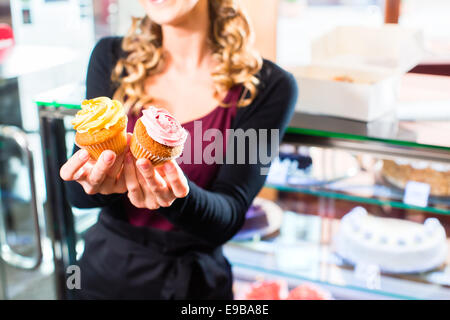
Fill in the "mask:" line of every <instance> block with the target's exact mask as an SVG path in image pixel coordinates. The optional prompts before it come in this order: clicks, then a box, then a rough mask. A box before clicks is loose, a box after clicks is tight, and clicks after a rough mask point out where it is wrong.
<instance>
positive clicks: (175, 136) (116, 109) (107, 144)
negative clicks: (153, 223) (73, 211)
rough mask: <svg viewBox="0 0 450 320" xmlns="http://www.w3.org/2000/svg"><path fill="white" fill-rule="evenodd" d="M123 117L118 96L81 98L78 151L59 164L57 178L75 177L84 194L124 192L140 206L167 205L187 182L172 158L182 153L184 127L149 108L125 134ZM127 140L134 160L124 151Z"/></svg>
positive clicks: (183, 191)
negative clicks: (116, 97)
mask: <svg viewBox="0 0 450 320" xmlns="http://www.w3.org/2000/svg"><path fill="white" fill-rule="evenodd" d="M127 119H128V118H127V116H126V114H125V110H124V108H123V106H122V104H121V103H120V102H119V101H115V100H111V99H109V98H107V97H99V98H95V99H92V100H85V101H83V103H82V110H81V111H79V112H78V113H77V115H76V116H75V119H74V120H73V122H72V124H73V126H74V129H75V130H76V135H75V143H76V144H77V145H78V146H79V147H80V148H81V149H82V150H79V151H78V152H77V153H75V154H74V155H73V156H72V157H71V158H70V159H69V160H68V161H67V162H66V163H65V164H64V165H63V167H62V168H61V172H60V175H61V177H62V179H63V180H66V181H77V182H78V183H80V184H81V185H82V187H83V189H84V190H85V192H86V193H87V194H95V193H101V194H112V193H125V192H127V195H128V198H129V199H130V201H131V203H132V204H133V205H135V206H136V207H139V208H144V207H145V208H148V209H157V208H159V207H167V206H170V205H171V204H172V202H173V201H175V199H177V198H182V197H185V196H186V195H187V194H188V193H189V186H188V182H187V179H186V177H185V175H184V173H183V171H182V170H181V168H180V167H179V166H178V164H177V163H176V162H175V161H173V160H174V159H175V158H177V157H178V156H180V155H181V153H182V152H183V147H184V143H185V141H186V138H187V135H188V134H187V131H186V130H185V129H184V128H183V127H182V126H181V125H180V123H179V122H178V121H177V120H176V119H175V118H174V117H173V116H171V115H170V114H169V113H168V112H167V111H166V110H164V109H158V108H155V107H150V108H148V109H146V110H144V111H143V115H142V117H141V118H140V119H139V120H138V121H137V122H136V125H135V128H134V133H133V136H132V137H131V139H130V137H129V135H127V133H126V126H127ZM130 140H131V141H130ZM128 143H129V144H130V151H131V153H132V155H133V156H134V157H135V158H136V159H137V161H135V160H133V156H132V155H131V154H129V153H128V152H125V151H126V149H127V145H128ZM112 151H113V152H112ZM124 158H125V159H126V161H125V162H123V160H124ZM123 164H124V165H123ZM162 164H164V165H162ZM160 165H161V166H160ZM155 166H158V167H156V168H155Z"/></svg>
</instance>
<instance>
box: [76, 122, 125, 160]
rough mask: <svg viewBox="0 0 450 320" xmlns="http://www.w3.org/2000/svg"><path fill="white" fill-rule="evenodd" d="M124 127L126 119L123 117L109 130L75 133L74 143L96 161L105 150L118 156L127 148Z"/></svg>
mask: <svg viewBox="0 0 450 320" xmlns="http://www.w3.org/2000/svg"><path fill="white" fill-rule="evenodd" d="M126 126H127V118H126V117H124V118H122V119H121V120H120V121H119V122H118V123H117V124H115V125H114V126H112V127H111V128H109V129H102V130H100V131H99V132H96V133H94V134H90V133H88V132H83V133H80V132H77V133H76V134H75V143H76V145H77V146H79V147H80V148H83V149H85V150H86V151H87V152H88V153H89V155H90V156H91V158H92V159H94V160H97V159H98V158H99V157H100V155H101V154H102V152H103V151H105V150H111V151H114V152H115V153H116V155H119V154H121V153H122V152H124V151H125V148H126V147H127V133H126Z"/></svg>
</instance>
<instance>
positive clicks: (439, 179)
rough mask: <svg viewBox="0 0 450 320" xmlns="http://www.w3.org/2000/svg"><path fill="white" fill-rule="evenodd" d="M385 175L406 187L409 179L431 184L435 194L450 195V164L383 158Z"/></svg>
mask: <svg viewBox="0 0 450 320" xmlns="http://www.w3.org/2000/svg"><path fill="white" fill-rule="evenodd" d="M381 174H382V175H383V177H384V178H385V179H386V180H387V181H388V182H389V183H391V184H392V185H394V186H396V187H398V188H401V189H404V188H405V187H406V184H407V183H408V181H416V182H421V183H426V184H429V185H430V193H431V195H433V196H441V197H449V196H450V165H448V164H447V165H444V164H439V163H432V162H425V161H409V160H401V159H399V160H395V161H393V160H383V169H382V170H381Z"/></svg>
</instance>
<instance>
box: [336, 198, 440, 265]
mask: <svg viewBox="0 0 450 320" xmlns="http://www.w3.org/2000/svg"><path fill="white" fill-rule="evenodd" d="M334 244H335V248H336V252H337V254H338V255H339V256H340V257H342V258H343V259H344V260H345V261H348V262H350V263H351V264H354V265H357V264H364V265H375V266H377V267H378V268H379V269H380V270H381V271H384V272H387V273H414V272H424V271H428V270H432V269H434V268H437V267H440V266H441V265H442V264H443V263H444V262H445V260H446V259H447V242H446V235H445V230H444V227H443V226H442V225H441V224H440V222H439V220H437V219H436V218H428V219H426V220H425V223H424V224H420V223H416V222H412V221H407V220H401V219H394V218H380V217H376V216H373V215H369V214H368V213H367V211H366V210H365V209H364V208H362V207H356V208H354V209H353V210H352V211H350V212H349V213H347V214H346V215H345V216H344V217H343V218H342V220H341V222H340V226H339V230H338V233H337V235H336V238H335V242H334Z"/></svg>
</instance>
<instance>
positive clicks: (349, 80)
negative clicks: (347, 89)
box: [333, 75, 355, 83]
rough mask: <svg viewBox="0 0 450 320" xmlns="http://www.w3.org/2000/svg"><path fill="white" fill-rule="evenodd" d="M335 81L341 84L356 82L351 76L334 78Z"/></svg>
mask: <svg viewBox="0 0 450 320" xmlns="http://www.w3.org/2000/svg"><path fill="white" fill-rule="evenodd" d="M333 80H334V81H341V82H350V83H352V82H355V80H354V79H353V78H351V77H349V76H346V75H342V76H336V77H334V78H333Z"/></svg>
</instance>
